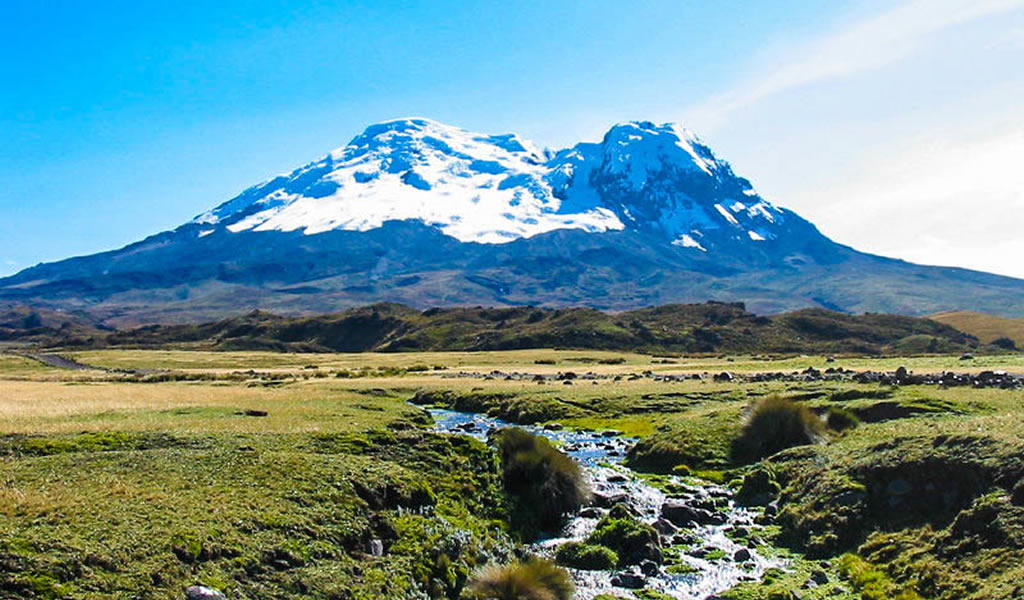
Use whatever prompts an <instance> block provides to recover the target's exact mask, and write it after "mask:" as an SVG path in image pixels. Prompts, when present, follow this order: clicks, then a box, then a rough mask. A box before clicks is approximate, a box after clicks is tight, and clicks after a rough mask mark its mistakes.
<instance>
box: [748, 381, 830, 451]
mask: <svg viewBox="0 0 1024 600" xmlns="http://www.w3.org/2000/svg"><path fill="white" fill-rule="evenodd" d="M823 431H824V426H823V423H822V422H821V419H819V418H818V416H817V415H815V414H814V413H813V412H812V411H811V410H810V409H809V408H807V407H806V406H804V405H802V404H799V403H797V402H794V401H792V400H790V399H788V398H783V397H781V396H768V397H766V398H763V399H762V400H760V401H759V402H758V403H757V404H756V405H755V406H754V409H753V411H752V412H751V414H750V417H749V419H748V420H747V422H746V424H745V425H744V426H743V429H742V430H741V432H740V435H739V436H738V437H737V438H736V439H735V440H733V444H732V455H733V460H735V461H737V462H742V463H746V462H753V461H756V460H760V459H762V458H765V457H766V456H771V455H772V454H775V453H776V452H779V451H781V450H785V449H786V448H791V447H793V446H802V445H805V444H813V443H815V442H816V441H818V440H819V439H821V437H822V434H823Z"/></svg>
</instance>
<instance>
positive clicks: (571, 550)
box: [555, 542, 619, 571]
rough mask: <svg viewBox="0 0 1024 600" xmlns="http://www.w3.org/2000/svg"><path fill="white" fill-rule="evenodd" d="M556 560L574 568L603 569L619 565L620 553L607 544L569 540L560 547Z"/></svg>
mask: <svg viewBox="0 0 1024 600" xmlns="http://www.w3.org/2000/svg"><path fill="white" fill-rule="evenodd" d="M555 560H556V562H558V564H560V565H564V566H566V567H572V568H573V569H583V570H588V571H603V570H605V569H612V568H614V567H615V566H616V565H618V564H619V555H618V554H616V553H615V551H614V550H612V549H611V548H606V547H605V546H598V545H595V544H584V543H581V542H569V543H567V544H562V545H561V546H559V547H558V552H557V553H556V554H555Z"/></svg>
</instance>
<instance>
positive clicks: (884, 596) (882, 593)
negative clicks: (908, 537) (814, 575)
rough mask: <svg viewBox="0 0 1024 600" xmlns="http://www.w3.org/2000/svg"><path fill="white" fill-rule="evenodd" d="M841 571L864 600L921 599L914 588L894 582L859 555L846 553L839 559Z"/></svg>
mask: <svg viewBox="0 0 1024 600" xmlns="http://www.w3.org/2000/svg"><path fill="white" fill-rule="evenodd" d="M839 571H840V572H841V573H842V574H843V577H845V578H846V579H847V580H848V581H849V582H850V584H851V585H853V587H854V589H856V590H857V591H858V592H859V593H860V595H861V597H862V598H863V599H864V600H920V598H921V597H920V596H919V595H918V594H917V592H916V591H914V590H913V589H910V588H907V587H903V586H900V585H898V584H896V583H894V582H893V581H892V580H891V579H890V578H889V576H888V575H886V573H885V572H884V571H881V570H880V569H877V568H875V567H874V566H872V565H871V564H870V563H868V562H866V561H865V560H863V559H862V558H860V557H859V556H856V555H854V554H844V555H843V556H842V557H841V558H840V559H839Z"/></svg>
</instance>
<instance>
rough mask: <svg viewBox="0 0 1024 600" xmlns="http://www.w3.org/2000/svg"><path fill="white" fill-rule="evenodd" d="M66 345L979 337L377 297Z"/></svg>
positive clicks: (736, 314) (396, 345)
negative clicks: (321, 310)
mask: <svg viewBox="0 0 1024 600" xmlns="http://www.w3.org/2000/svg"><path fill="white" fill-rule="evenodd" d="M49 344H50V345H60V346H67V347H79V348H83V347H89V348H99V347H133V348H190V349H214V350H274V351H286V352H367V351H374V352H404V351H448V350H470V351H474V350H512V349H528V348H577V349H595V350H598V349H600V350H633V351H642V352H654V353H657V352H674V353H687V352H689V353H706V352H730V353H760V352H776V353H797V352H815V353H857V354H880V353H899V354H919V353H948V352H962V351H965V350H968V349H973V348H977V347H979V342H978V340H977V339H976V338H974V337H973V336H971V335H968V334H965V333H962V332H960V331H958V330H956V329H955V328H953V327H951V326H949V325H944V324H941V323H938V322H936V321H932V320H929V319H922V318H915V317H906V316H901V315H885V314H868V315H857V316H854V315H846V314H842V313H837V312H833V311H827V310H824V309H804V310H799V311H794V312H789V313H783V314H780V315H775V316H771V317H767V316H759V315H755V314H753V313H751V312H748V311H747V310H746V308H745V306H744V305H743V304H741V303H720V302H708V303H704V304H678V305H667V306H662V307H657V308H645V309H639V310H635V311H627V312H621V313H607V312H601V311H598V310H594V309H589V308H568V309H545V308H535V307H516V308H483V307H476V308H433V309H428V310H425V311H419V310H417V309H413V308H409V307H407V306H402V305H397V304H375V305H371V306H365V307H360V308H355V309H350V310H346V311H342V312H338V313H330V314H324V315H318V316H311V317H282V316H279V315H274V314H271V313H266V312H259V311H254V312H251V313H249V314H246V315H244V316H238V317H232V318H229V319H224V320H220V321H214V322H210V323H204V324H198V325H149V326H144V327H140V328H135V329H125V330H118V331H112V332H96V333H93V334H90V335H86V336H75V335H67V336H54V337H53V338H51V339H50V340H49Z"/></svg>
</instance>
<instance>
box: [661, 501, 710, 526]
mask: <svg viewBox="0 0 1024 600" xmlns="http://www.w3.org/2000/svg"><path fill="white" fill-rule="evenodd" d="M661 516H662V517H663V518H665V519H668V520H669V521H671V522H672V524H673V525H676V526H678V527H692V526H694V525H722V524H723V523H725V517H724V516H723V515H722V514H720V513H716V512H711V511H709V510H704V509H702V508H695V507H692V506H688V505H686V504H683V503H680V502H677V501H671V500H670V501H668V502H666V503H665V504H663V505H662V506H661Z"/></svg>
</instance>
